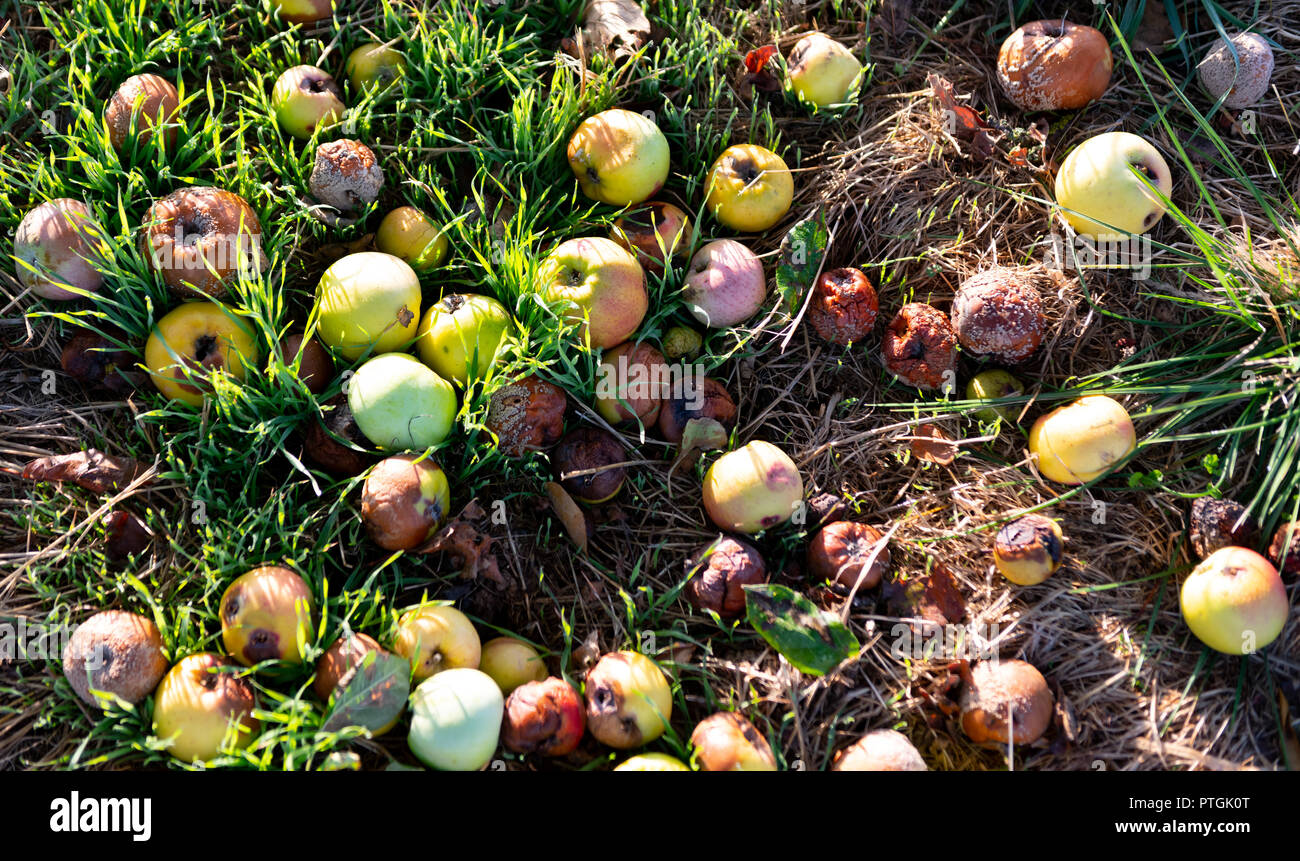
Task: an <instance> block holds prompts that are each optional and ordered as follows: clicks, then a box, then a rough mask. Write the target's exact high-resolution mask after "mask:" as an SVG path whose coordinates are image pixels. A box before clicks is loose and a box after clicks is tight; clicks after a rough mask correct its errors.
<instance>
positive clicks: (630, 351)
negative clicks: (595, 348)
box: [596, 341, 669, 425]
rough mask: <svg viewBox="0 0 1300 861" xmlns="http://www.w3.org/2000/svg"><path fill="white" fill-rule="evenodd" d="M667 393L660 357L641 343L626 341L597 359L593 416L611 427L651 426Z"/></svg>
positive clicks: (667, 380) (663, 364)
mask: <svg viewBox="0 0 1300 861" xmlns="http://www.w3.org/2000/svg"><path fill="white" fill-rule="evenodd" d="M668 392H669V372H668V364H667V362H665V361H664V355H663V353H661V352H659V351H658V350H656V349H655V348H654V347H652V346H651V345H650V344H648V343H646V342H645V341H642V342H641V343H639V344H633V343H632V342H631V341H626V342H624V343H622V344H619V345H618V346H617V347H615V348H614V349H612V350H608V351H606V352H605V353H604V354H603V355H602V356H601V357H600V365H599V366H598V367H597V368H596V412H598V413H600V415H601V417H602V418H604V419H605V421H607V422H609V423H610V424H619V423H620V422H630V421H640V422H641V423H643V424H645V425H653V424H654V423H655V421H656V420H657V419H658V418H659V408H660V405H662V403H663V399H664V397H665V396H666V395H667V394H668Z"/></svg>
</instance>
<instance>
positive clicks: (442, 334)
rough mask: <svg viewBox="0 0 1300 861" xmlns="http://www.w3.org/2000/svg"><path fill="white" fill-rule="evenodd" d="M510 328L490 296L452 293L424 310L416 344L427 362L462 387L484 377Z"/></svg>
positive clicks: (507, 315)
mask: <svg viewBox="0 0 1300 861" xmlns="http://www.w3.org/2000/svg"><path fill="white" fill-rule="evenodd" d="M513 328H514V321H513V320H511V318H510V312H509V311H507V310H506V309H505V306H504V305H502V304H501V303H500V302H498V301H497V300H495V299H493V298H492V297H490V296H479V295H477V294H475V293H451V294H449V295H447V296H443V297H442V298H441V299H439V300H438V301H437V302H435V303H434V304H433V305H430V306H429V310H428V311H425V312H424V319H423V320H421V321H420V331H419V335H418V336H417V340H416V342H415V346H416V349H418V350H419V353H420V358H421V359H423V360H424V363H425V364H426V365H428V366H429V367H431V368H433V369H434V370H435V371H437V372H438V373H439V374H440V375H441V376H443V377H445V378H446V379H448V380H453V381H455V382H457V383H460V384H461V385H462V386H463V385H466V383H468V382H469V381H471V380H478V379H481V378H483V377H485V376H487V373H488V371H489V369H491V367H492V365H493V364H494V363H495V362H496V359H497V355H498V354H499V353H500V352H501V348H502V347H503V346H504V345H505V342H506V338H507V336H508V335H509V334H510V331H511V329H513Z"/></svg>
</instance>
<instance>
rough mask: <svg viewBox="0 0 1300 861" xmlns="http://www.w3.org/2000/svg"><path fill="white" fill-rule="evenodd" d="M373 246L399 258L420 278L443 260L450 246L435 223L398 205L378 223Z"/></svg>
mask: <svg viewBox="0 0 1300 861" xmlns="http://www.w3.org/2000/svg"><path fill="white" fill-rule="evenodd" d="M375 247H376V248H378V249H379V250H380V251H383V252H384V253H386V254H392V255H394V256H395V257H400V258H402V259H403V260H405V261H406V262H407V263H408V264H410V267H411V268H412V269H414V270H415V271H416V272H418V273H419V274H421V275H424V274H427V273H429V272H432V271H433V270H434V269H437V268H438V267H439V266H441V265H442V264H443V263H444V262H445V261H446V260H447V252H448V250H449V248H450V243H448V242H447V235H446V234H445V233H443V230H442V226H441V225H440V224H438V222H436V221H434V220H433V219H432V218H430V217H429V216H427V215H425V214H424V213H423V212H421V211H420V210H418V209H416V208H415V207H414V206H399V207H397V209H394V210H393V211H392V212H390V213H388V214H387V215H385V216H384V220H383V221H381V222H379V229H378V230H376V231H375Z"/></svg>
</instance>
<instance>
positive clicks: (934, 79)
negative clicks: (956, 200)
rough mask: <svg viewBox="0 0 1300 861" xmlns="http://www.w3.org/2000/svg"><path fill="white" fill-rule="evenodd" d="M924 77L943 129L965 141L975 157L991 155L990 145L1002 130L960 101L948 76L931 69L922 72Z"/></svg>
mask: <svg viewBox="0 0 1300 861" xmlns="http://www.w3.org/2000/svg"><path fill="white" fill-rule="evenodd" d="M925 81H926V83H927V84H929V85H930V90H931V91H932V92H933V93H934V98H935V101H936V102H937V103H938V105H939V110H940V114H941V118H942V120H943V124H944V129H945V130H946V131H947V132H948V133H949V134H951V135H952V136H953V137H954V138H956V139H957V140H960V141H968V142H969V143H970V145H971V150H972V152H971V155H972V156H973V157H974V158H975V160H976V161H986V160H987V159H988V158H989V157H990V156H992V155H993V145H994V143H995V142H996V141H997V140H998V139H1000V138H1001V137H1002V133H1001V132H1000V131H998V130H997V129H995V128H994V127H993V126H991V125H989V124H988V123H986V122H985V121H984V118H983V117H981V116H980V115H979V114H978V113H977V112H976V111H974V110H973V109H971V108H970V107H968V106H966V105H964V104H961V103H959V102H958V101H957V94H956V93H955V92H954V90H953V86H952V83H951V82H950V81H949V80H948V79H947V78H942V77H940V76H939V75H936V74H934V73H933V72H931V73H929V74H927V75H926V76H925Z"/></svg>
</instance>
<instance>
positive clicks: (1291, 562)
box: [1268, 521, 1300, 577]
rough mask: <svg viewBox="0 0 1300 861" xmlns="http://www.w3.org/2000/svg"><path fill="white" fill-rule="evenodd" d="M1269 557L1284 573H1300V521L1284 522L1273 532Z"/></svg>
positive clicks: (1293, 574)
mask: <svg viewBox="0 0 1300 861" xmlns="http://www.w3.org/2000/svg"><path fill="white" fill-rule="evenodd" d="M1268 558H1269V559H1272V560H1273V564H1274V565H1276V566H1277V570H1278V571H1279V572H1280V573H1282V574H1289V575H1291V576H1293V577H1294V576H1295V575H1296V574H1300V521H1294V522H1291V523H1283V524H1282V525H1281V526H1279V527H1278V528H1277V532H1275V533H1273V540H1272V541H1271V542H1269V545H1268Z"/></svg>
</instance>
